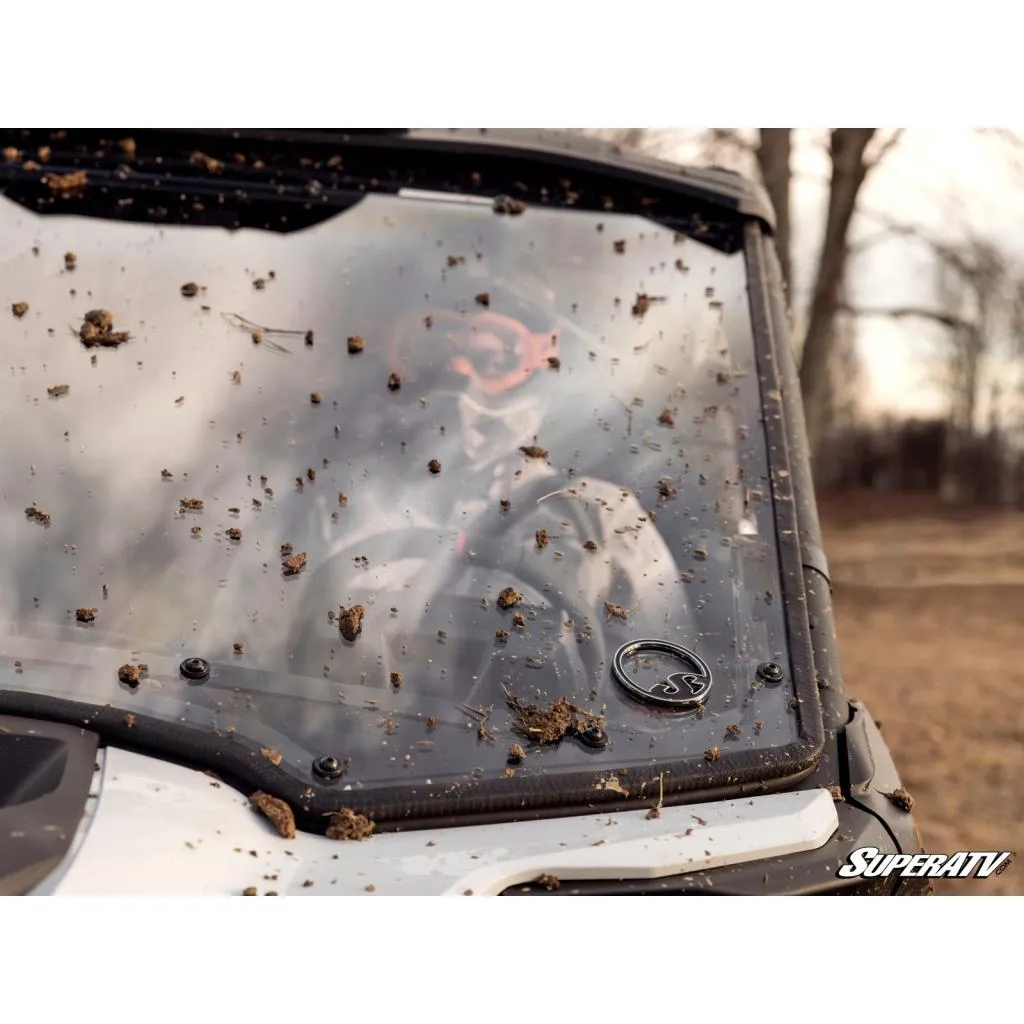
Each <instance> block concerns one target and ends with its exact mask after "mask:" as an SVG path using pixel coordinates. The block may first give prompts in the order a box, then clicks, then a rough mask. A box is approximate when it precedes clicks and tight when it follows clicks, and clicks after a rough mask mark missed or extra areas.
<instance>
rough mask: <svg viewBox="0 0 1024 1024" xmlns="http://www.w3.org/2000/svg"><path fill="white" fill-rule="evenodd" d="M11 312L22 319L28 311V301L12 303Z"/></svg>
mask: <svg viewBox="0 0 1024 1024" xmlns="http://www.w3.org/2000/svg"><path fill="white" fill-rule="evenodd" d="M11 312H12V313H13V314H14V315H15V316H16V317H17V318H18V319H19V320H20V319H21V318H22V317H23V316H24V315H25V314H26V313H27V312H28V303H27V302H15V303H13V304H12V305H11Z"/></svg>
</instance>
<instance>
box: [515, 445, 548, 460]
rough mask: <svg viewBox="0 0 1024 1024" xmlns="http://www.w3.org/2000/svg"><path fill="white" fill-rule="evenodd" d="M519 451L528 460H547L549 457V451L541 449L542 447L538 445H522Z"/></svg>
mask: <svg viewBox="0 0 1024 1024" xmlns="http://www.w3.org/2000/svg"><path fill="white" fill-rule="evenodd" d="M519 450H520V451H521V452H522V453H523V454H524V455H525V456H526V457H527V458H528V459H546V458H547V457H548V451H547V449H546V448H541V447H540V445H537V444H530V445H521V446H520V448H519Z"/></svg>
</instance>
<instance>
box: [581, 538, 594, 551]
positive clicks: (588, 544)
mask: <svg viewBox="0 0 1024 1024" xmlns="http://www.w3.org/2000/svg"><path fill="white" fill-rule="evenodd" d="M583 549H584V551H596V550H597V543H596V542H595V541H592V540H588V541H584V542H583Z"/></svg>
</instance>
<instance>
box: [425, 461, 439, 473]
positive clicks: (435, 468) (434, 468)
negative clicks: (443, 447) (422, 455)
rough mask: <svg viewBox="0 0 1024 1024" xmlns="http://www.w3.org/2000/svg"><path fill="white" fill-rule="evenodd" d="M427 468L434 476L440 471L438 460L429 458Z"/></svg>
mask: <svg viewBox="0 0 1024 1024" xmlns="http://www.w3.org/2000/svg"><path fill="white" fill-rule="evenodd" d="M427 469H429V470H430V472H431V473H433V475H434V476H437V474H438V473H440V472H441V463H440V462H438V460H437V459H431V460H430V461H429V462H428V463H427Z"/></svg>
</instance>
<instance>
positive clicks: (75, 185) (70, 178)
mask: <svg viewBox="0 0 1024 1024" xmlns="http://www.w3.org/2000/svg"><path fill="white" fill-rule="evenodd" d="M43 182H44V184H45V185H46V186H47V188H49V189H50V191H51V192H56V193H58V194H59V195H70V194H72V193H74V192H81V190H82V189H83V188H85V186H86V185H88V184H89V179H88V178H87V177H86V175H85V171H70V172H69V173H67V174H47V175H45V176H44V177H43Z"/></svg>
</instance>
